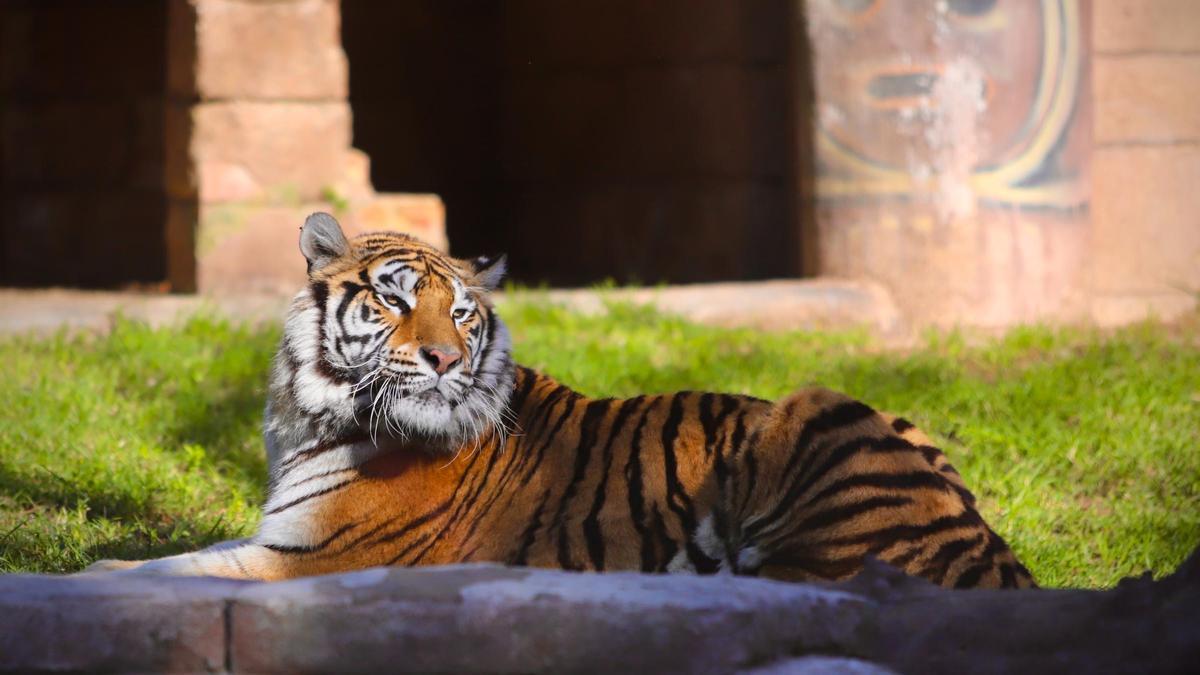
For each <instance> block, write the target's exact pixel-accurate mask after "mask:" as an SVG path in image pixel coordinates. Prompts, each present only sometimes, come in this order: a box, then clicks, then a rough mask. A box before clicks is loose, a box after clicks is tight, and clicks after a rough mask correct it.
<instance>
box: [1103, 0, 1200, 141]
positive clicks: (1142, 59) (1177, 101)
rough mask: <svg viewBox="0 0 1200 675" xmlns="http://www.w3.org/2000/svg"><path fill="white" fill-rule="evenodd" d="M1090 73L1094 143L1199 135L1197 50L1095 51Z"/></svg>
mask: <svg viewBox="0 0 1200 675" xmlns="http://www.w3.org/2000/svg"><path fill="white" fill-rule="evenodd" d="M1196 6H1197V7H1200V3H1198V4H1197V5H1196ZM1196 20H1197V22H1200V13H1198V15H1197V19H1196ZM1093 73H1094V76H1095V96H1096V98H1095V115H1096V118H1095V120H1096V121H1095V124H1096V127H1095V141H1096V143H1097V144H1099V145H1103V144H1105V143H1121V142H1153V143H1170V142H1175V141H1183V140H1190V141H1196V140H1200V99H1198V98H1197V97H1196V92H1197V91H1200V54H1197V55H1188V56H1163V55H1138V56H1127V57H1119V58H1118V57H1098V58H1097V59H1096V61H1095V66H1094V70H1093Z"/></svg>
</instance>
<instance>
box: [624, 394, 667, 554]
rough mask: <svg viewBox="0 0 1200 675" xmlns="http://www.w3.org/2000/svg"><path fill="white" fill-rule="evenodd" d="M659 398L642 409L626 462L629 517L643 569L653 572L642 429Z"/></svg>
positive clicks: (652, 544) (652, 548) (651, 538)
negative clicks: (638, 540)
mask: <svg viewBox="0 0 1200 675" xmlns="http://www.w3.org/2000/svg"><path fill="white" fill-rule="evenodd" d="M658 401H659V399H657V398H655V399H652V400H651V401H650V405H648V406H646V409H645V410H643V411H642V416H641V418H640V419H638V423H637V426H636V427H635V428H634V430H633V440H632V442H631V444H630V448H629V459H628V460H626V462H625V485H626V489H625V491H626V494H627V497H628V499H629V518H630V520H632V521H633V529H635V530H637V533H638V535H639V537H640V538H641V549H640V550H641V554H642V571H643V572H653V571H655V569H656V565H655V563H654V558H653V555H654V538H653V537H652V536H651V535H650V533H649V531H648V530H647V528H646V504H645V501H644V499H643V497H642V487H643V486H642V430H643V429H644V428H645V427H646V418H647V417H649V416H650V411H651V410H653V409H654V406H655V405H657V404H658Z"/></svg>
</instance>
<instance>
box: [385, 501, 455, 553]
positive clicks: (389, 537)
mask: <svg viewBox="0 0 1200 675" xmlns="http://www.w3.org/2000/svg"><path fill="white" fill-rule="evenodd" d="M453 501H454V498H453V497H451V498H450V499H447V500H446V501H444V502H442V503H441V504H439V505H438V506H437V507H436V508H434V509H433V510H431V511H426V512H425V513H422V514H421V515H419V516H417V517H416V518H413V519H412V520H409V521H408V522H406V523H404V525H403V526H401V527H400V528H399V529H396V530H393V531H391V532H388V533H387V534H385V535H383V536H381V537H377V538H376V539H375V540H374V541H372V542H371V545H372V546H375V545H378V544H386V543H387V542H389V541H395V540H397V539H400V538H402V537H404V536H406V535H407V534H408V533H409V532H412V531H413V530H415V529H417V528H418V527H421V526H422V525H424V524H425V523H428V522H429V521H431V520H433V519H434V518H437V517H438V516H440V515H442V514H443V513H445V512H446V511H447V510H449V509H450V504H451V503H452V502H453ZM377 529H378V528H377Z"/></svg>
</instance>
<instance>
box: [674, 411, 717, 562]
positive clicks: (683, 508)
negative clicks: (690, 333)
mask: <svg viewBox="0 0 1200 675" xmlns="http://www.w3.org/2000/svg"><path fill="white" fill-rule="evenodd" d="M685 396H687V394H675V395H674V396H672V397H671V409H670V412H669V413H668V414H667V421H666V424H664V425H663V430H662V446H663V475H664V476H665V477H666V482H667V508H669V509H671V511H673V512H674V513H675V516H676V517H677V518H679V524H680V527H681V528H682V530H683V533H684V537H685V542H684V548H685V550H686V551H687V556H688V560H689V561H690V562H691V563H692V567H694V568H695V569H696V571H697V572H701V573H707V572H716V571H717V561H716V560H714V559H712V558H709V557H708V555H706V554H705V553H704V552H703V551H701V550H700V547H699V546H697V545H696V543H695V542H694V541H692V538H691V535H692V533H694V532H695V531H696V512H695V509H694V508H693V506H692V499H691V497H689V496H688V494H687V490H685V489H684V487H683V482H682V481H680V480H679V464H678V461H677V460H676V457H675V441H676V440H677V439H678V438H679V427H680V425H681V424H682V422H683V399H684V397H685Z"/></svg>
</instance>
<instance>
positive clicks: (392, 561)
mask: <svg viewBox="0 0 1200 675" xmlns="http://www.w3.org/2000/svg"><path fill="white" fill-rule="evenodd" d="M432 539H433V534H432V533H430V532H426V533H425V534H423V535H421V536H419V537H417V538H416V539H414V540H412V541H411V542H409V544H408V546H405V547H404V548H402V549H400V552H399V553H397V554H396V555H394V556H392V557H391V559H390V560H388V561H387V562H385V563H383V565H384V567H388V566H390V565H395V564H396V563H398V562H400V559H401V558H403V557H404V556H405V555H407V554H408V553H409V552H410V551H412V550H413V549H414V548H416V547H418V546H420V545H421V544H424V543H426V542H430V544H432V543H433V542H432V541H431V540H432ZM425 550H429V547H428V546H426V547H425Z"/></svg>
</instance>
